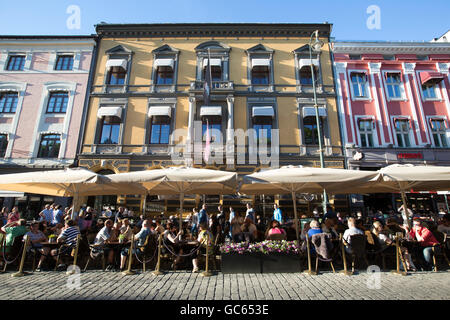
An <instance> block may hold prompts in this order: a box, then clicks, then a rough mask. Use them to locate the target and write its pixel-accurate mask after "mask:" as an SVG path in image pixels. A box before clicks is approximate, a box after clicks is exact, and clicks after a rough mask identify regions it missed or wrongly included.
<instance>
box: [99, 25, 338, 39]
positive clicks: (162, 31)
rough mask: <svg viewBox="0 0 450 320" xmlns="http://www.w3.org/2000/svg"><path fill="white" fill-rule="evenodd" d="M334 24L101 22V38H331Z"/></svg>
mask: <svg viewBox="0 0 450 320" xmlns="http://www.w3.org/2000/svg"><path fill="white" fill-rule="evenodd" d="M331 29H332V25H331V24H328V23H323V24H308V23H286V24H280V23H174V24H98V25H96V32H97V34H98V35H99V36H101V37H132V38H139V37H170V38H172V37H173V38H176V37H310V36H311V34H312V33H313V32H314V31H315V30H319V36H320V37H325V38H329V37H330V33H331Z"/></svg>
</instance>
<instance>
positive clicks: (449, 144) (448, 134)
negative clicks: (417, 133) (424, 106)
mask: <svg viewBox="0 0 450 320" xmlns="http://www.w3.org/2000/svg"><path fill="white" fill-rule="evenodd" d="M426 118H427V126H428V128H429V130H430V136H431V143H432V145H433V147H435V148H449V147H450V143H449V141H450V140H449V138H450V130H449V124H448V121H447V117H445V116H427V117H426ZM431 120H442V121H443V122H444V126H445V139H446V142H447V146H446V147H444V146H441V147H439V146H436V144H435V143H434V137H433V128H432V127H431Z"/></svg>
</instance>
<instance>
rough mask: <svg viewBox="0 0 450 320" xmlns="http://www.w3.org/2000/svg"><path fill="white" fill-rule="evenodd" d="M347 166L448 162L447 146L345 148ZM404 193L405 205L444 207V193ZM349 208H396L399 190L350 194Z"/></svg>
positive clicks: (427, 208) (364, 167) (425, 208)
mask: <svg viewBox="0 0 450 320" xmlns="http://www.w3.org/2000/svg"><path fill="white" fill-rule="evenodd" d="M345 155H346V166H347V168H348V169H350V170H366V171H376V170H379V169H381V168H383V167H386V166H388V165H392V164H413V165H422V166H423V165H431V166H450V150H449V149H442V148H367V149H364V148H352V147H347V148H346V149H345ZM410 191H411V192H409V193H407V194H406V196H407V200H408V205H409V206H410V207H411V208H412V209H413V210H415V211H418V212H421V213H426V212H428V211H432V212H438V211H439V209H440V208H443V209H444V210H448V207H447V203H448V201H449V198H448V195H447V194H443V193H442V192H439V193H438V192H436V191H434V190H430V191H428V192H414V190H410ZM350 202H351V208H352V210H364V211H365V212H367V211H368V210H370V209H372V210H382V211H385V210H391V209H393V210H396V209H397V208H399V207H400V206H401V205H402V200H401V195H400V193H379V194H368V195H355V196H352V197H351V198H350Z"/></svg>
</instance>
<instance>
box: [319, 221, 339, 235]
mask: <svg viewBox="0 0 450 320" xmlns="http://www.w3.org/2000/svg"><path fill="white" fill-rule="evenodd" d="M335 220H336V219H335V218H327V219H325V221H324V223H322V232H325V233H328V234H330V235H331V238H332V239H339V235H338V233H337V231H336V227H335Z"/></svg>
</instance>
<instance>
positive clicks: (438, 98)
mask: <svg viewBox="0 0 450 320" xmlns="http://www.w3.org/2000/svg"><path fill="white" fill-rule="evenodd" d="M421 72H436V71H434V70H420V71H416V79H417V80H418V82H419V83H418V85H419V88H420V90H419V91H420V96H421V98H422V101H442V95H441V85H440V84H435V85H433V89H434V93H435V94H436V97H435V98H427V97H425V93H424V91H423V87H422V79H421V78H420V73H421Z"/></svg>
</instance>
